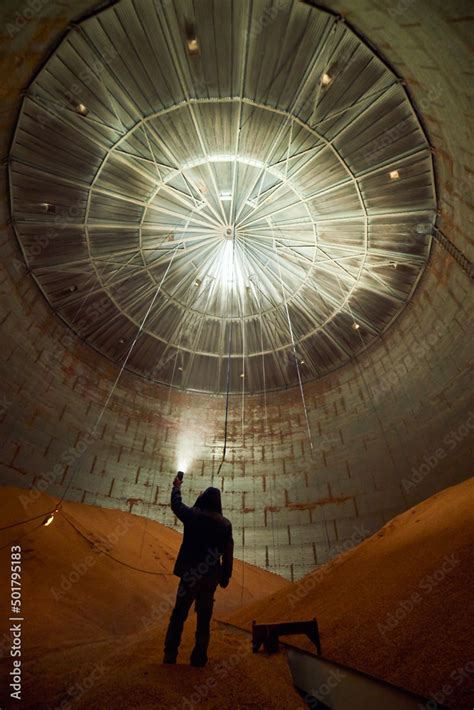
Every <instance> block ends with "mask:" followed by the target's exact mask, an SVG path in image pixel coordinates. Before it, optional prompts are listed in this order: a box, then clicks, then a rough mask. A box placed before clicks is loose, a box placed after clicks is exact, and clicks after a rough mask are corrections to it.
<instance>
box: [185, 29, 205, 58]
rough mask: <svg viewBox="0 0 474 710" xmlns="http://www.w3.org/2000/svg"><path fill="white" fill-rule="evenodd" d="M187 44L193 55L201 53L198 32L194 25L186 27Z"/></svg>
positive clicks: (189, 51)
mask: <svg viewBox="0 0 474 710" xmlns="http://www.w3.org/2000/svg"><path fill="white" fill-rule="evenodd" d="M186 46H187V48H188V53H189V54H190V55H191V57H193V56H196V55H197V54H201V48H200V47H199V40H198V38H197V34H196V28H195V27H194V25H192V24H189V25H188V26H187V27H186Z"/></svg>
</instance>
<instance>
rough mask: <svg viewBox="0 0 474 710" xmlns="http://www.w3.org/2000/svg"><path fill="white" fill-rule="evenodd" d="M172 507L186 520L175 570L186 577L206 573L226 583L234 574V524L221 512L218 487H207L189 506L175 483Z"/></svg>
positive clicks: (178, 515) (179, 575) (198, 577)
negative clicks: (191, 505)
mask: <svg viewBox="0 0 474 710" xmlns="http://www.w3.org/2000/svg"><path fill="white" fill-rule="evenodd" d="M171 508H172V510H173V513H174V514H175V515H176V516H177V517H178V518H179V519H180V520H181V521H182V522H183V523H184V536H183V542H182V544H181V547H180V550H179V552H178V557H177V558H176V563H175V566H174V570H173V573H174V574H175V575H177V576H178V577H182V578H183V579H184V581H188V580H189V581H191V580H192V579H201V578H203V577H206V578H210V579H212V580H213V581H215V582H216V583H217V582H220V583H221V584H222V586H226V585H227V583H228V582H229V579H230V578H231V576H232V562H233V552H234V541H233V539H232V525H231V523H230V521H229V520H227V518H224V516H223V515H222V505H221V493H220V491H219V489H218V488H207V489H206V490H205V491H204V493H203V494H202V495H200V496H199V498H198V499H197V501H196V503H195V505H194V507H193V508H189V507H188V506H187V505H185V504H184V503H183V501H182V499H181V491H180V489H179V488H178V486H173V490H172V491H171Z"/></svg>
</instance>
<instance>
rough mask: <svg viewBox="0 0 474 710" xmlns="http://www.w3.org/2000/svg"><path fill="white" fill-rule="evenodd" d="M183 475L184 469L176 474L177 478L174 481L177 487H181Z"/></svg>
mask: <svg viewBox="0 0 474 710" xmlns="http://www.w3.org/2000/svg"><path fill="white" fill-rule="evenodd" d="M183 476H184V473H183V472H182V471H178V473H177V474H176V478H175V479H174V481H173V486H176V488H181V484H182V482H183Z"/></svg>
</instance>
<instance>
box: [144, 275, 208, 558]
mask: <svg viewBox="0 0 474 710" xmlns="http://www.w3.org/2000/svg"><path fill="white" fill-rule="evenodd" d="M198 269H199V266H195V268H194V271H193V273H192V276H191V277H190V285H189V286H188V291H187V293H186V307H185V310H186V311H187V309H188V308H189V304H190V302H191V294H192V292H193V289H194V288H195V280H194V277H195V275H196V273H197V271H198ZM178 287H179V284H178V286H177V288H178ZM211 293H212V287H211V286H209V294H208V297H207V302H206V306H207V304H208V303H209V299H210V296H211ZM184 325H185V319H184V317H182V318H181V321H180V323H179V326H178V344H177V347H176V355H175V357H174V362H173V369H172V372H171V382H170V384H169V387H168V396H167V398H166V404H167V406H168V405H169V401H170V396H171V389H172V387H173V384H174V377H175V374H176V367H177V363H178V357H179V353H180V347H181V343H182V340H183V334H184ZM165 352H166V351H165ZM165 364H166V363H165ZM155 448H156V447H154V449H153V452H155ZM157 468H158V466H157V465H155V466H154V468H153V477H152V483H151V488H150V496H149V500H148V505H147V512H146V515H145V516H144V517H145V524H144V528H143V536H142V541H141V546H140V557H141V556H142V551H143V545H144V541H145V535H146V530H147V526H148V520H149V519H150V510H151V499H152V497H153V488H154V486H155V480H156V474H157Z"/></svg>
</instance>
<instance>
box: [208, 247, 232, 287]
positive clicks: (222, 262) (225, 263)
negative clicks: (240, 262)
mask: <svg viewBox="0 0 474 710" xmlns="http://www.w3.org/2000/svg"><path fill="white" fill-rule="evenodd" d="M233 251H234V243H233V240H230V239H226V240H225V241H223V242H222V244H221V246H220V248H219V255H218V257H217V261H216V264H215V267H214V277H215V278H216V279H217V280H218V281H220V282H221V283H222V284H223V285H225V286H228V287H229V288H230V287H231V286H232V282H236V281H237V279H236V273H235V259H234V254H233Z"/></svg>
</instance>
